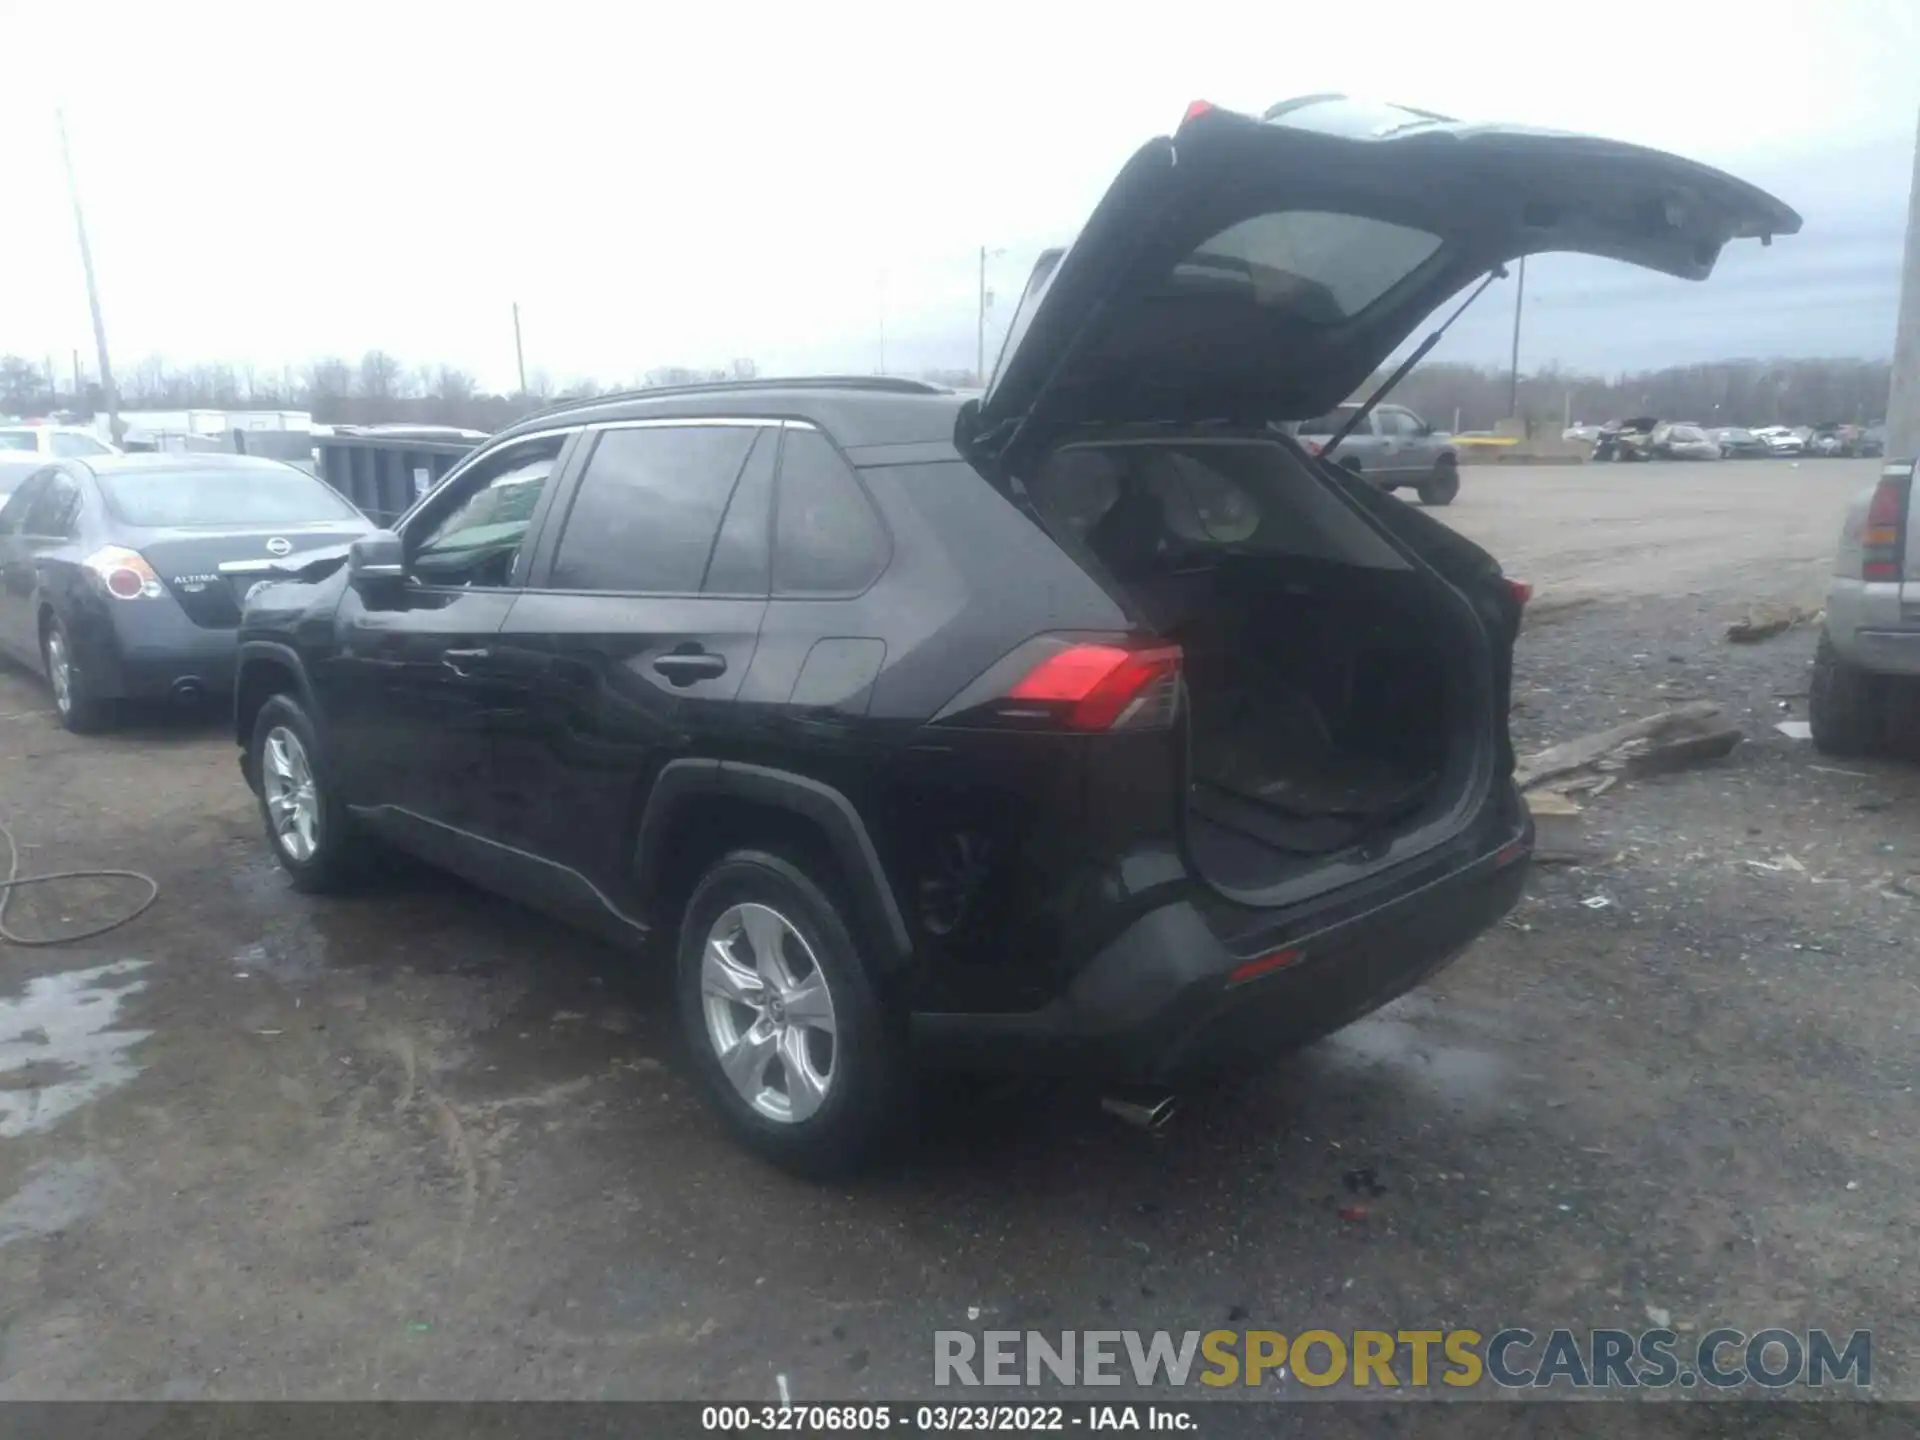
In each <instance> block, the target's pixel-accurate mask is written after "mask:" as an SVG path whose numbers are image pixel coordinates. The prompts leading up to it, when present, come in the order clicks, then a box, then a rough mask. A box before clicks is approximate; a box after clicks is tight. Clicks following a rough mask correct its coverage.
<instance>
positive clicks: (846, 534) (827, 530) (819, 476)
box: [773, 430, 888, 595]
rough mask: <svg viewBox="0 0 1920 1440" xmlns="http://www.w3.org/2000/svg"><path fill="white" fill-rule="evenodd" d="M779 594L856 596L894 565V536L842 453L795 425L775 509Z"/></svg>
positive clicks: (784, 446) (785, 445)
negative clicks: (891, 538) (888, 533)
mask: <svg viewBox="0 0 1920 1440" xmlns="http://www.w3.org/2000/svg"><path fill="white" fill-rule="evenodd" d="M774 517H775V518H774V542H773V590H774V593H775V594H776V595H850V594H856V593H858V592H859V591H861V590H864V589H866V588H867V586H869V585H871V584H872V583H873V582H874V581H875V580H876V579H877V578H879V575H880V572H881V571H882V570H883V569H885V568H886V563H887V554H888V548H887V536H886V532H885V531H884V530H882V529H881V528H880V517H879V516H877V515H875V514H874V513H873V506H872V504H871V503H870V502H869V501H868V499H867V495H866V492H865V491H864V490H862V489H861V488H860V482H859V481H858V480H857V479H855V478H854V474H853V471H852V470H851V469H849V468H848V466H847V462H846V461H844V460H842V459H841V458H840V452H839V451H837V450H835V449H834V448H833V445H832V443H831V442H830V441H829V440H828V439H827V437H826V436H824V435H822V434H821V433H820V432H819V431H817V430H789V431H787V433H786V437H785V439H784V440H783V441H782V443H781V447H780V498H779V501H778V503H777V504H776V506H775V509H774Z"/></svg>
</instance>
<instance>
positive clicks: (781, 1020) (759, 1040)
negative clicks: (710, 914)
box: [700, 903, 838, 1124]
mask: <svg viewBox="0 0 1920 1440" xmlns="http://www.w3.org/2000/svg"><path fill="white" fill-rule="evenodd" d="M700 998H701V1007H702V1010H703V1011H704V1013H705V1016H706V1022H707V1039H708V1041H709V1042H710V1043H711V1044H712V1046H713V1053H714V1055H715V1057H716V1058H717V1059H718V1060H719V1062H720V1069H721V1071H722V1072H723V1073H724V1074H725V1075H726V1077H727V1079H728V1080H729V1081H730V1082H731V1083H732V1085H733V1088H734V1089H735V1091H737V1092H738V1093H739V1095H740V1098H741V1099H743V1100H745V1101H746V1102H747V1104H748V1105H750V1106H751V1107H752V1108H753V1109H754V1111H755V1112H756V1113H758V1114H760V1115H763V1116H765V1117H766V1118H767V1119H769V1120H774V1121H778V1122H780V1123H783V1124H798V1123H800V1122H801V1121H803V1120H806V1119H808V1118H809V1117H810V1116H812V1115H813V1114H814V1113H815V1112H817V1111H818V1110H819V1108H820V1106H821V1105H822V1104H823V1103H825V1101H826V1098H827V1096H828V1094H829V1092H830V1091H831V1090H832V1088H833V1080H834V1063H835V1061H836V1059H837V1058H838V1031H837V1027H836V1024H835V1020H834V1011H833V993H832V991H831V989H830V988H829V987H828V984H827V977H826V972H825V971H823V970H822V969H821V968H820V963H819V961H818V960H817V959H816V958H815V956H814V953H813V949H812V947H811V946H809V945H808V944H807V942H806V939H805V938H804V937H803V936H802V935H801V934H800V932H799V930H797V929H796V928H795V927H794V925H793V922H792V921H790V920H788V919H787V918H786V917H785V916H784V915H782V914H780V912H779V911H777V910H774V909H772V908H771V907H769V906H766V905H760V904H751V903H749V904H742V905H735V906H733V907H731V908H730V909H728V910H726V911H725V912H723V913H722V914H721V915H720V917H719V918H718V919H717V920H715V921H714V922H713V926H712V928H711V929H709V930H708V932H707V941H706V946H705V948H704V950H703V951H702V953H701V957H700Z"/></svg>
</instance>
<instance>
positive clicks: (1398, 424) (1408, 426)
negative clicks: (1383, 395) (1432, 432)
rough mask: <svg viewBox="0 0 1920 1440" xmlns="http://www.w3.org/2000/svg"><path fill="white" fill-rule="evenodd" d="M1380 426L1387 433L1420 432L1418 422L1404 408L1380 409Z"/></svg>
mask: <svg viewBox="0 0 1920 1440" xmlns="http://www.w3.org/2000/svg"><path fill="white" fill-rule="evenodd" d="M1379 413H1380V428H1381V429H1382V430H1384V431H1386V433H1387V434H1389V435H1401V436H1413V435H1418V434H1419V433H1420V422H1419V421H1418V420H1416V419H1414V418H1413V416H1412V415H1410V414H1408V413H1407V412H1406V411H1405V410H1382V411H1380V412H1379Z"/></svg>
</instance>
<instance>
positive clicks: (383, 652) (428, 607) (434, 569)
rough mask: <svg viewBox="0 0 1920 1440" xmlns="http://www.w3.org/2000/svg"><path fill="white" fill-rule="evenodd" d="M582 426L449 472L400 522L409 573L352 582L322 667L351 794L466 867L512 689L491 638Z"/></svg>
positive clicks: (479, 833)
mask: <svg viewBox="0 0 1920 1440" xmlns="http://www.w3.org/2000/svg"><path fill="white" fill-rule="evenodd" d="M576 433H577V431H576V430H573V429H568V430H560V431H553V432H548V433H543V434H539V435H533V436H527V437H523V438H520V439H516V440H512V441H507V442H503V443H501V444H499V445H497V446H494V447H492V448H490V449H488V450H486V451H484V452H482V453H480V454H478V455H476V456H475V457H473V458H472V459H471V460H469V461H468V462H467V463H466V464H465V465H463V466H462V467H460V468H459V469H458V470H456V471H455V472H454V473H453V474H451V475H449V477H448V478H447V480H446V481H445V482H444V483H443V484H442V485H441V486H440V487H439V488H438V489H436V490H435V491H434V492H433V493H432V494H431V495H429V496H428V497H427V499H426V500H425V501H423V502H422V503H421V504H420V505H419V506H418V507H416V509H415V510H414V511H412V512H411V513H410V514H409V515H408V516H406V517H405V518H404V519H403V520H402V521H401V531H400V536H401V541H402V545H403V549H404V552H405V556H406V565H407V578H406V582H405V584H404V585H403V586H402V587H400V588H399V589H398V590H397V592H396V593H394V594H393V595H391V596H381V597H379V598H377V599H369V598H368V597H366V596H363V595H362V594H361V593H360V592H358V591H357V590H355V589H354V588H352V587H351V586H349V587H348V589H347V591H346V593H345V595H344V596H343V598H342V600H341V603H340V607H339V609H338V610H337V611H336V612H335V616H334V627H335V645H334V650H333V655H332V658H331V659H329V660H328V661H326V662H324V663H322V664H321V665H320V666H319V667H318V671H319V673H318V674H317V675H316V676H315V683H316V685H317V686H318V687H319V688H320V690H321V707H322V710H323V712H324V714H325V715H326V717H327V719H328V723H329V726H330V728H331V731H332V733H333V743H334V750H335V754H336V756H337V757H338V758H337V762H336V763H337V764H338V766H339V770H340V776H341V784H342V787H343V789H344V790H345V793H346V796H347V799H348V803H349V804H351V805H353V806H354V807H355V808H356V809H359V810H362V811H364V812H366V813H368V814H370V815H371V816H373V817H374V818H375V819H376V820H377V821H378V822H380V823H382V824H385V825H387V826H388V827H389V828H391V829H394V830H397V831H401V832H404V833H403V834H402V835H401V838H402V839H403V841H406V842H407V843H410V844H412V845H413V846H414V848H424V849H426V850H429V851H430V852H432V854H433V857H434V858H436V859H438V860H441V861H442V862H443V863H446V864H449V865H451V866H453V867H454V868H456V869H465V868H468V867H467V864H466V861H467V860H468V859H469V858H470V857H471V854H472V853H473V852H474V847H475V846H476V845H478V844H480V843H481V842H483V841H485V840H487V839H489V838H492V837H493V836H494V834H495V831H496V826H495V823H494V816H493V813H492V808H491V801H490V797H491V790H490V781H491V777H492V752H491V737H492V727H493V725H494V724H495V723H496V720H497V719H498V715H499V712H500V711H501V710H503V709H504V708H506V707H507V706H508V705H510V704H511V703H512V701H513V699H514V692H513V690H512V687H511V686H508V685H504V684H503V683H502V681H501V679H500V676H499V674H498V672H497V671H496V670H495V669H494V668H493V667H492V666H491V664H490V661H491V654H490V649H489V647H490V646H491V645H492V644H493V641H494V638H495V636H496V635H497V634H498V633H499V630H500V626H501V623H502V622H503V621H504V620H505V619H506V617H507V613H508V611H509V610H510V609H511V608H512V606H513V598H514V596H515V595H516V594H517V593H518V590H519V587H520V586H521V585H523V584H524V583H525V579H526V573H527V569H526V567H527V564H528V561H529V559H530V557H531V553H532V544H533V540H534V538H535V537H536V535H537V534H538V527H539V525H540V524H541V523H542V521H543V519H544V516H545V513H546V509H547V506H548V505H549V503H550V502H551V499H552V496H553V492H554V488H555V483H556V481H557V479H558V477H559V474H560V472H561V469H562V467H563V466H564V465H565V464H566V463H567V459H568V455H569V450H570V446H571V444H572V442H573V439H574V436H575V434H576Z"/></svg>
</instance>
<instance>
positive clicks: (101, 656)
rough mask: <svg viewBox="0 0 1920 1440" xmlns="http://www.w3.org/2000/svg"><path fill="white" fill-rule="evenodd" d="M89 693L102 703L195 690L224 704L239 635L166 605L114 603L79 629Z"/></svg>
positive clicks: (76, 636)
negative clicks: (196, 621) (190, 617)
mask: <svg viewBox="0 0 1920 1440" xmlns="http://www.w3.org/2000/svg"><path fill="white" fill-rule="evenodd" d="M73 628H74V630H75V633H74V635H73V643H74V648H75V650H76V652H77V654H76V658H77V660H78V661H79V664H80V667H81V670H82V672H83V674H84V675H85V676H86V683H87V687H88V690H89V691H90V693H92V694H93V695H95V696H98V697H99V698H101V699H103V700H108V699H112V700H159V699H166V698H168V697H171V696H175V695H177V694H179V693H180V692H181V691H182V690H184V689H186V688H189V687H192V688H196V689H198V690H199V691H200V692H202V693H203V694H204V695H205V696H206V697H207V698H208V699H212V700H219V699H221V698H222V697H224V696H226V695H229V694H230V693H231V692H232V690H233V675H234V663H235V656H236V654H237V651H238V644H239V632H238V631H237V630H215V629H208V628H206V627H204V626H200V625H196V624H194V623H193V621H191V620H189V619H188V618H187V617H186V615H185V614H184V613H182V612H181V610H180V608H179V606H177V605H175V604H173V603H172V602H171V601H167V600H155V601H122V602H115V603H114V605H113V606H112V607H111V608H110V609H106V610H104V611H95V612H94V613H92V614H91V615H89V616H87V617H84V619H83V620H82V622H81V623H79V624H76V625H75V626H74V627H73Z"/></svg>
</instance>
